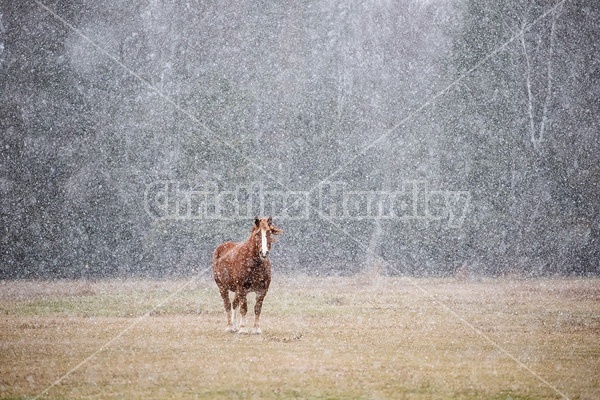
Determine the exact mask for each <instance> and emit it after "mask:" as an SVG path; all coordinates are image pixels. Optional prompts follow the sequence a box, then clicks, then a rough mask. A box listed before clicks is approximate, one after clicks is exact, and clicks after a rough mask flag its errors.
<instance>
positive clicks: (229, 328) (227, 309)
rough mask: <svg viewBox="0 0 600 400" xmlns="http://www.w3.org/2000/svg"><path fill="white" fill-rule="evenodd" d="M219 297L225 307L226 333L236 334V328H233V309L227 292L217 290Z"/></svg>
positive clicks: (225, 290)
mask: <svg viewBox="0 0 600 400" xmlns="http://www.w3.org/2000/svg"><path fill="white" fill-rule="evenodd" d="M219 292H220V293H221V297H222V298H223V305H224V307H225V315H226V316H227V328H225V330H226V331H227V332H236V331H237V327H236V326H235V309H234V308H232V304H231V301H230V300H229V290H227V289H219Z"/></svg>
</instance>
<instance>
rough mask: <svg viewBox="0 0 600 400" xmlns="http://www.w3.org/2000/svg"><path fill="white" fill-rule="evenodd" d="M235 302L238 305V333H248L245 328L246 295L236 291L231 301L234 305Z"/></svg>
mask: <svg viewBox="0 0 600 400" xmlns="http://www.w3.org/2000/svg"><path fill="white" fill-rule="evenodd" d="M236 300H237V301H238V302H239V304H240V330H239V333H248V328H247V327H246V313H247V312H248V301H247V300H246V293H245V292H243V291H242V290H238V291H237V292H236V296H235V299H234V300H233V302H234V304H235V303H236ZM236 308H237V307H236Z"/></svg>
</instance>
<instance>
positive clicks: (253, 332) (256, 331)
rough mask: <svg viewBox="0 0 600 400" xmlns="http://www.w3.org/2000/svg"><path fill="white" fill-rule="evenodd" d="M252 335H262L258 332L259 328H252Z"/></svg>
mask: <svg viewBox="0 0 600 400" xmlns="http://www.w3.org/2000/svg"><path fill="white" fill-rule="evenodd" d="M252 334H253V335H260V334H262V331H261V330H260V328H254V329H253V330H252Z"/></svg>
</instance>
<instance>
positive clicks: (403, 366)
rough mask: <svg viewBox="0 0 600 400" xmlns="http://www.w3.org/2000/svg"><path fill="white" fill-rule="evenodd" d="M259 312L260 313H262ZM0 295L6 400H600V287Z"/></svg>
mask: <svg viewBox="0 0 600 400" xmlns="http://www.w3.org/2000/svg"><path fill="white" fill-rule="evenodd" d="M253 300H254V298H253V295H252V296H251V297H250V309H252V305H253ZM221 307H222V303H221V300H220V297H219V295H218V292H217V289H216V286H215V285H214V283H213V282H211V281H210V279H209V278H199V279H197V280H192V281H184V280H181V281H141V280H134V281H116V280H110V281H99V282H93V283H85V282H78V281H55V282H37V281H17V282H12V281H6V282H0V317H1V319H0V398H31V397H36V396H38V395H40V398H119V399H121V398H122V399H141V398H148V399H157V398H161V399H162V398H184V399H185V398H190V399H204V398H206V399H219V398H222V399H242V398H259V399H269V398H322V399H336V398H348V399H354V398H365V399H378V398H393V399H402V398H406V399H420V398H423V399H431V398H439V399H441V398H457V399H480V398H482V399H530V398H531V399H534V398H550V399H552V398H561V394H562V395H565V396H567V397H568V398H572V399H599V398H600V280H576V279H544V280H528V281H525V280H505V279H496V280H491V279H490V280H481V281H465V282H460V281H457V280H455V279H410V278H387V277H376V278H368V277H364V276H359V277H352V278H311V277H293V278H292V277H287V276H283V275H276V276H275V277H274V281H273V284H272V287H271V291H270V293H269V295H268V296H267V298H266V300H265V304H264V307H263V316H262V320H261V322H262V324H261V325H262V329H263V335H261V336H256V335H239V334H229V333H226V332H225V331H224V328H225V319H224V317H225V316H224V313H223V312H222V309H221Z"/></svg>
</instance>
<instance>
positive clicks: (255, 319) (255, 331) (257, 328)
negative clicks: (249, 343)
mask: <svg viewBox="0 0 600 400" xmlns="http://www.w3.org/2000/svg"><path fill="white" fill-rule="evenodd" d="M258 319H259V316H258V315H255V316H254V328H252V333H253V334H255V335H260V334H261V333H262V331H261V330H260V325H259V324H258Z"/></svg>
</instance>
